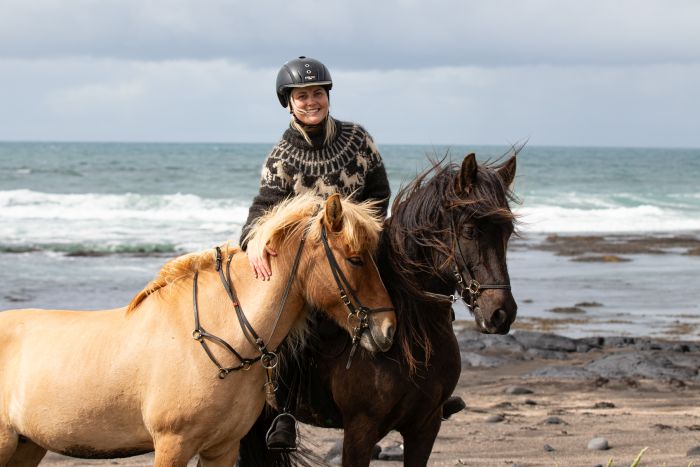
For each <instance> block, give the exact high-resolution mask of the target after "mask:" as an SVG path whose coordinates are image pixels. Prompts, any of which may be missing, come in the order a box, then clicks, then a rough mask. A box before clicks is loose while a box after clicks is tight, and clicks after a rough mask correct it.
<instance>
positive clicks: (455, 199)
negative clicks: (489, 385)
mask: <svg viewBox="0 0 700 467" xmlns="http://www.w3.org/2000/svg"><path fill="white" fill-rule="evenodd" d="M515 167H516V159H515V156H513V157H511V158H510V159H509V160H507V161H506V162H505V163H503V164H501V165H499V166H493V165H478V164H477V162H476V158H475V156H474V154H470V155H468V156H466V157H465V159H464V161H463V162H462V164H461V166H458V165H454V164H443V163H438V162H436V163H434V164H433V166H432V167H431V168H430V169H428V170H426V171H425V172H423V173H422V174H420V175H419V176H418V177H417V178H416V179H415V180H414V181H413V182H412V183H411V184H409V185H408V186H406V187H405V188H403V189H402V190H401V191H400V192H399V193H398V194H397V197H396V199H395V201H394V204H393V206H392V216H391V217H390V218H389V219H387V221H386V224H385V229H384V232H383V239H382V244H381V245H380V249H379V257H378V265H379V269H380V272H381V275H382V278H383V280H384V282H385V284H386V287H387V290H388V291H389V293H390V295H391V297H392V301H393V303H394V305H395V307H396V313H397V319H398V329H397V332H396V336H395V338H394V341H395V344H394V346H393V348H392V349H391V350H390V351H389V352H386V353H385V354H381V355H376V356H373V355H370V354H368V353H364V352H359V353H358V354H357V355H355V356H354V358H353V360H352V365H351V366H350V368H349V369H346V363H347V362H348V358H349V352H350V345H348V339H347V337H346V336H344V335H342V334H340V333H339V332H338V333H337V334H338V335H337V337H336V338H333V334H334V333H335V332H336V331H335V327H334V326H330V325H329V324H328V323H326V322H325V321H323V320H321V321H320V322H319V323H318V324H317V325H316V328H317V333H318V334H320V335H322V337H323V338H322V339H319V340H318V342H312V343H311V345H309V346H308V347H307V349H306V350H305V351H304V352H303V355H302V357H301V358H302V362H301V364H299V365H298V366H297V365H295V364H292V365H291V369H290V370H289V371H286V372H285V373H286V374H285V375H284V377H283V379H284V381H285V386H283V387H282V388H281V391H280V392H279V396H278V401H279V405H280V406H281V407H285V406H286V407H287V408H288V409H289V410H290V411H291V412H292V413H293V414H294V415H295V416H296V417H297V418H298V419H299V420H301V421H302V422H305V423H309V424H312V425H316V426H321V427H329V428H330V427H333V428H343V429H344V430H345V431H344V444H343V465H344V466H367V465H369V462H370V457H371V453H372V449H373V448H374V446H375V444H376V443H377V442H378V441H379V440H380V439H381V438H382V437H384V436H385V435H386V434H387V433H389V431H391V430H397V431H399V432H400V433H401V435H402V436H403V439H404V459H405V463H404V465H407V466H424V465H426V463H427V461H428V458H429V456H430V452H431V451H432V447H433V443H434V442H435V438H436V437H437V434H438V431H439V429H440V424H441V419H442V415H443V413H442V406H443V403H444V402H445V401H446V400H447V398H448V397H449V396H450V395H451V394H452V391H453V390H454V388H455V386H456V384H457V381H458V379H459V375H460V371H461V359H460V352H459V347H458V345H457V340H456V338H455V335H454V332H453V330H452V320H453V312H452V308H451V305H452V301H453V300H454V299H456V298H457V297H458V296H459V295H461V296H462V298H464V300H465V302H467V304H468V305H470V309H471V311H472V313H473V314H474V318H475V320H476V322H477V325H478V326H479V328H480V329H481V331H483V332H485V333H499V334H505V333H507V332H508V331H509V329H510V325H511V324H512V322H513V321H514V320H515V315H516V309H517V305H516V303H515V301H514V299H513V296H512V295H511V292H510V287H509V277H508V270H507V267H506V248H507V245H508V239H509V237H510V236H511V234H512V233H513V230H514V216H513V214H512V212H511V210H510V208H509V204H508V203H509V200H511V199H512V196H511V192H510V190H509V187H510V185H511V183H512V182H513V179H514V176H515ZM455 290H457V291H458V293H457V294H455ZM270 421H271V416H270V414H266V415H263V416H261V418H260V419H259V420H258V422H257V424H256V428H254V430H253V431H251V432H250V433H249V434H248V436H247V437H246V438H244V440H243V442H242V444H241V461H240V465H241V466H245V467H250V466H258V465H288V464H289V463H290V462H292V460H294V459H292V458H290V457H289V456H284V458H283V459H280V458H279V457H274V458H275V459H276V460H274V461H273V460H271V459H273V457H270V454H269V453H268V457H267V459H266V460H263V458H262V457H259V456H260V454H261V453H263V452H264V442H263V438H264V433H265V431H266V429H267V427H268V426H269V424H270ZM256 430H257V432H256ZM296 460H297V461H298V460H299V459H298V458H296ZM302 463H303V462H302Z"/></svg>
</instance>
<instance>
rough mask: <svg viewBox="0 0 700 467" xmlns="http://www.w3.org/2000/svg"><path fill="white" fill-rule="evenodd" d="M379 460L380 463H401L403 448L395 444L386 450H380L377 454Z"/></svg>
mask: <svg viewBox="0 0 700 467" xmlns="http://www.w3.org/2000/svg"><path fill="white" fill-rule="evenodd" d="M379 460H382V461H403V446H402V445H401V444H395V445H394V446H389V447H388V448H385V449H382V452H380V453H379Z"/></svg>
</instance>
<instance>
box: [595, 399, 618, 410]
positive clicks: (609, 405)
mask: <svg viewBox="0 0 700 467" xmlns="http://www.w3.org/2000/svg"><path fill="white" fill-rule="evenodd" d="M593 408H594V409H614V408H615V404H613V403H612V402H605V401H604V402H596V403H595V405H594V406H593Z"/></svg>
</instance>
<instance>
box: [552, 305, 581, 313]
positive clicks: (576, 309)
mask: <svg viewBox="0 0 700 467" xmlns="http://www.w3.org/2000/svg"><path fill="white" fill-rule="evenodd" d="M547 311H549V312H550V313H559V314H566V315H575V314H583V313H585V312H586V310H584V309H583V308H579V307H577V306H557V307H554V308H550V309H549V310H547Z"/></svg>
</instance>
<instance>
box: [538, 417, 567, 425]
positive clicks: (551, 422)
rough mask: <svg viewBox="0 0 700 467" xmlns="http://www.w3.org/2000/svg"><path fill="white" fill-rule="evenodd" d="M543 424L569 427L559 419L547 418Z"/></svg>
mask: <svg viewBox="0 0 700 467" xmlns="http://www.w3.org/2000/svg"><path fill="white" fill-rule="evenodd" d="M543 423H546V424H547V425H568V423H566V422H565V421H564V420H562V419H561V418H559V417H547V418H546V419H545V420H544V422H543Z"/></svg>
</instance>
